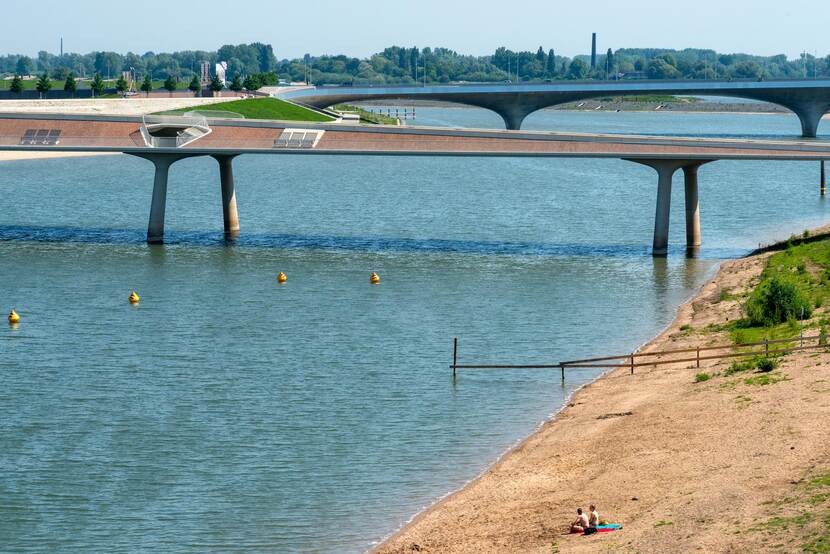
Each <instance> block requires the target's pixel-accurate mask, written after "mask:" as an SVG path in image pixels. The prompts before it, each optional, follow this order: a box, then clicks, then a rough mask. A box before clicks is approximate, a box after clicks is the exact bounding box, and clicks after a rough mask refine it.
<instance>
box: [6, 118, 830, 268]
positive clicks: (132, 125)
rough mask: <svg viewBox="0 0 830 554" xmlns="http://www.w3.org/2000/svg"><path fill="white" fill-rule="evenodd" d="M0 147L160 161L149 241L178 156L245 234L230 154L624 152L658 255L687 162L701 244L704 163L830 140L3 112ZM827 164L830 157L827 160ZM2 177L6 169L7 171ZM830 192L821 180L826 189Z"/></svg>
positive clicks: (160, 220)
mask: <svg viewBox="0 0 830 554" xmlns="http://www.w3.org/2000/svg"><path fill="white" fill-rule="evenodd" d="M0 150H36V151H53V152H54V151H81V152H121V153H125V154H130V155H133V156H138V157H140V158H144V159H146V160H148V161H150V162H152V163H153V165H154V167H155V178H154V184H153V193H152V201H151V207H150V219H149V223H148V226H147V241H148V242H150V243H161V242H163V240H164V219H165V217H164V216H165V207H166V198H167V184H168V172H169V169H170V166H171V165H172V164H174V163H175V162H177V161H178V160H181V159H184V158H189V157H194V156H211V157H213V158H214V159H216V161H217V162H218V165H219V181H220V183H221V198H222V213H223V219H224V228H225V235H226V237H227V238H229V239H232V238H233V237H235V236H236V235H237V234H238V233H239V216H238V212H237V201H236V191H235V185H234V177H233V160H234V158H236V157H237V156H239V155H241V154H271V155H305V156H319V155H340V156H344V155H361V156H367V155H386V156H389V155H392V156H475V157H494V156H501V157H569V158H618V159H623V160H628V161H632V162H636V163H639V164H643V165H647V166H649V167H651V168H653V169H654V170H655V171H656V172H657V191H656V192H657V195H656V207H655V217H654V237H653V250H652V252H653V254H654V255H655V256H664V255H665V254H666V251H667V248H668V235H669V214H670V202H671V187H672V177H673V176H674V174H675V173H676V172H677V171H678V170H683V174H684V187H685V201H686V246H687V248H688V250H689V251H690V252H694V251H695V250H696V249H698V248H699V247H700V244H701V230H700V207H699V202H698V175H697V173H698V168H699V167H700V166H701V165H703V164H706V163H710V162H713V161H716V160H726V159H728V160H802V161H813V162H818V161H821V162H823V161H824V160H826V159H830V143H823V142H816V141H796V140H779V141H774V140H743V139H741V140H737V139H704V138H683V137H653V136H651V137H649V136H633V135H623V136H620V135H606V134H577V133H568V134H565V133H551V132H517V131H497V130H492V131H487V130H461V129H442V128H427V127H421V128H418V127H382V126H351V125H342V124H331V123H329V124H312V123H302V124H297V123H289V122H276V121H250V120H200V121H192V120H190V119H188V118H170V120H169V121H167V122H165V121H161V120H154V121H153V122H152V124H149V125H148V124H147V123H146V122H145V121H143V120H142V119H141V118H136V117H116V116H67V115H21V114H0ZM822 167H823V163H822ZM0 178H2V177H0ZM822 191H823V187H822Z"/></svg>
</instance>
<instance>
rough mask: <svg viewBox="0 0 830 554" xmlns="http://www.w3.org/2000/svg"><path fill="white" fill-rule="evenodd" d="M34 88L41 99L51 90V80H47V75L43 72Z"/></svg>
mask: <svg viewBox="0 0 830 554" xmlns="http://www.w3.org/2000/svg"><path fill="white" fill-rule="evenodd" d="M35 88H36V89H37V91H38V92H39V93H40V97H41V98H43V95H44V94H46V93H47V92H49V91H50V90H52V80H51V79H49V74H48V73H46V72H44V73H43V75H41V76H40V77H39V78H38V80H37V84H36V85H35Z"/></svg>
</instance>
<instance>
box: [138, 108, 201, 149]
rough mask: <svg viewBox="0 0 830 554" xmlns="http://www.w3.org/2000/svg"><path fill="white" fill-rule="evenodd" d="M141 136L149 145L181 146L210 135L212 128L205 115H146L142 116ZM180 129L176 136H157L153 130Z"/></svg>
mask: <svg viewBox="0 0 830 554" xmlns="http://www.w3.org/2000/svg"><path fill="white" fill-rule="evenodd" d="M141 121H142V125H141V136H142V137H143V138H144V142H145V143H146V144H147V146H150V147H152V148H181V147H182V146H185V145H186V144H190V143H191V142H193V141H194V140H198V139H200V138H202V137H204V136H205V135H209V134H210V132H211V128H210V126H209V125H208V122H207V119H205V118H204V117H186V116H173V115H145V116H143V117H142V118H141ZM164 128H166V129H170V128H172V129H180V130H179V131H177V132H176V136H175V137H157V136H155V135H153V130H157V129H164Z"/></svg>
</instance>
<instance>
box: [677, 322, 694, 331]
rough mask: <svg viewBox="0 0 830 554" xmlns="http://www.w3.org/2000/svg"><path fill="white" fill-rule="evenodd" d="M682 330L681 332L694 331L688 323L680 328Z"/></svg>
mask: <svg viewBox="0 0 830 554" xmlns="http://www.w3.org/2000/svg"><path fill="white" fill-rule="evenodd" d="M680 330H681V331H691V330H692V326H691V325H689V324H688V323H686V324H684V325H681V326H680Z"/></svg>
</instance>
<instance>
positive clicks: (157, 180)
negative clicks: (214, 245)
mask: <svg viewBox="0 0 830 554" xmlns="http://www.w3.org/2000/svg"><path fill="white" fill-rule="evenodd" d="M134 155H135V156H138V157H139V158H144V159H145V160H149V161H151V162H153V165H154V166H155V168H156V173H155V177H154V179H153V199H152V201H151V203H150V221H149V222H148V223H147V242H148V243H149V244H161V243H163V242H164V212H165V208H166V207H167V177H168V174H169V172H170V166H171V165H173V164H174V163H175V162H177V161H179V160H181V159H182V158H188V157H190V155H181V154H134Z"/></svg>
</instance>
